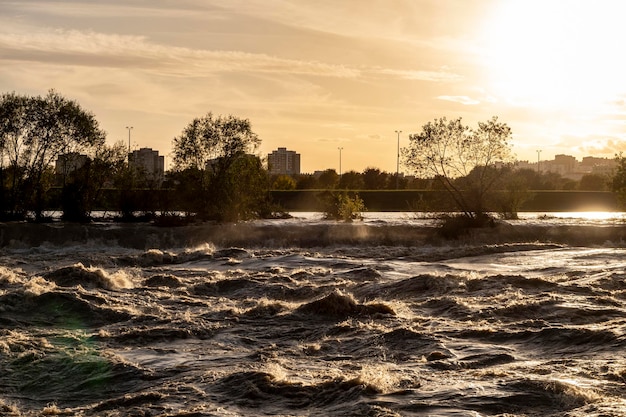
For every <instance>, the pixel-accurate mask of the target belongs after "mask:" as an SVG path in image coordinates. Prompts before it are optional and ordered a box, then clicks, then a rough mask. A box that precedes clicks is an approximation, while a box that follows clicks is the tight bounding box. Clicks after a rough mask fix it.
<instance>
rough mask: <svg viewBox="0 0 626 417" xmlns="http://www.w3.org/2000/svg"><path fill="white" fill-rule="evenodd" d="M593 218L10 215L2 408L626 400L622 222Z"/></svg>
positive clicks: (350, 412)
mask: <svg viewBox="0 0 626 417" xmlns="http://www.w3.org/2000/svg"><path fill="white" fill-rule="evenodd" d="M591 217H592V216H587V217H581V216H578V217H577V216H575V215H558V216H556V215H555V216H550V217H549V218H548V217H542V216H536V215H527V216H526V218H525V219H524V220H522V221H515V222H508V223H505V224H504V225H502V226H499V227H498V228H494V229H489V230H486V231H480V232H478V231H477V232H476V233H474V234H472V235H471V236H468V237H466V238H463V239H460V240H457V241H444V240H441V239H437V238H434V237H433V235H432V231H433V227H434V226H433V222H432V220H431V219H427V218H415V217H414V216H412V215H408V214H402V213H393V214H389V213H386V214H375V213H369V214H367V215H366V219H365V221H364V222H357V223H352V224H344V223H335V222H324V221H321V220H319V217H316V216H315V215H312V214H302V215H300V216H299V218H296V219H291V220H283V221H271V222H270V221H259V222H252V223H245V224H239V225H225V226H205V227H194V228H177V229H158V228H154V227H151V226H147V225H127V226H119V225H115V226H114V225H107V224H99V225H98V224H96V225H91V226H61V225H59V224H53V225H47V226H41V225H37V226H34V225H21V226H25V227H23V228H22V229H21V231H16V230H14V229H13V228H12V227H9V226H6V225H5V226H4V227H3V228H1V232H0V245H1V247H0V415H9V416H39V415H42V414H43V415H82V416H129V415H134V416H258V415H283V416H329V415H332V416H363V415H367V416H494V415H499V416H623V415H625V414H626V400H625V398H626V397H625V395H626V385H625V383H626V359H624V355H623V352H624V351H625V348H626V338H625V336H624V332H625V330H626V319H625V318H626V314H625V313H626V310H625V309H626V272H625V271H626V268H625V266H626V256H625V255H626V250H625V249H624V248H625V246H626V245H625V244H624V239H623V236H624V235H625V232H626V228H624V226H623V225H622V222H621V218H622V215H621V213H619V214H614V215H611V216H600V215H596V216H595V217H594V218H591ZM600 217H604V218H600Z"/></svg>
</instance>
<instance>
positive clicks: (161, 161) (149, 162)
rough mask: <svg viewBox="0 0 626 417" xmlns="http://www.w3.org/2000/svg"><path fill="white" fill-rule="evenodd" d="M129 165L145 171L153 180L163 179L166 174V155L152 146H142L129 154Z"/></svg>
mask: <svg viewBox="0 0 626 417" xmlns="http://www.w3.org/2000/svg"><path fill="white" fill-rule="evenodd" d="M128 162H129V165H130V166H131V167H133V168H135V169H140V170H143V172H144V173H145V174H146V175H147V176H148V177H150V178H151V179H153V180H157V181H162V180H163V176H164V175H165V157H163V156H159V151H154V150H152V148H141V149H139V150H136V151H133V152H131V153H130V154H129V155H128Z"/></svg>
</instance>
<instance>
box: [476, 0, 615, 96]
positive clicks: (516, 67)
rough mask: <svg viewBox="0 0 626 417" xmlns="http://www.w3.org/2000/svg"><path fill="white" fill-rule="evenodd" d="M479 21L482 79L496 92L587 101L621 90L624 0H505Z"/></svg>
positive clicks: (505, 94)
mask: <svg viewBox="0 0 626 417" xmlns="http://www.w3.org/2000/svg"><path fill="white" fill-rule="evenodd" d="M497 7H498V9H497V11H496V13H495V14H494V15H493V17H492V19H491V22H490V23H488V24H487V25H486V26H485V32H484V36H485V45H486V47H487V48H486V55H485V56H486V60H487V62H486V64H487V67H488V69H487V72H488V73H489V78H490V82H491V84H492V88H493V89H494V91H495V93H496V94H497V95H498V96H500V97H501V98H503V99H505V100H507V101H511V102H514V103H518V104H528V105H533V106H540V107H559V106H563V105H566V106H568V107H572V106H575V107H580V108H592V107H593V106H597V105H599V104H603V103H606V102H608V101H611V100H612V99H613V98H614V97H615V96H616V95H619V93H624V92H626V83H625V82H624V76H623V74H624V70H625V69H626V56H624V54H622V53H620V49H621V48H620V42H621V39H624V35H625V34H626V30H625V29H624V26H623V23H622V21H621V20H622V17H623V16H624V14H625V12H626V2H623V3H622V2H617V1H614V2H608V1H599V2H590V1H580V0H573V1H528V0H524V1H507V2H499V3H497Z"/></svg>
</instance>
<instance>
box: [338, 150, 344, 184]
mask: <svg viewBox="0 0 626 417" xmlns="http://www.w3.org/2000/svg"><path fill="white" fill-rule="evenodd" d="M337 149H339V177H340V178H341V151H342V150H343V148H342V147H339V148H337Z"/></svg>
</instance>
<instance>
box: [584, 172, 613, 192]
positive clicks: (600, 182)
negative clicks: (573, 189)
mask: <svg viewBox="0 0 626 417" xmlns="http://www.w3.org/2000/svg"><path fill="white" fill-rule="evenodd" d="M607 179H608V178H607V176H606V175H600V174H585V175H583V176H582V178H581V179H580V181H579V182H578V189H579V190H585V191H607V190H608V186H607Z"/></svg>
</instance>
